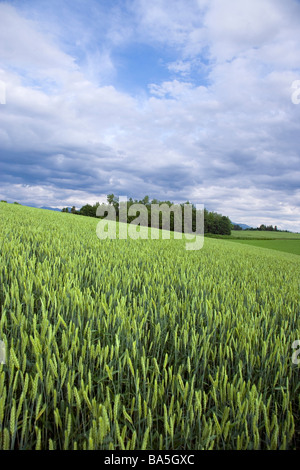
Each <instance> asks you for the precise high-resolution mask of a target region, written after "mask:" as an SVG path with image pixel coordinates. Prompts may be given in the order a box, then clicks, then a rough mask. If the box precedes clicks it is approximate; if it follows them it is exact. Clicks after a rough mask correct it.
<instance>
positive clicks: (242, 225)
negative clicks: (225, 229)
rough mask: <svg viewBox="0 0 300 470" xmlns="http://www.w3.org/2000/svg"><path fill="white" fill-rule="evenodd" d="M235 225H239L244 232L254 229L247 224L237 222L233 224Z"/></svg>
mask: <svg viewBox="0 0 300 470" xmlns="http://www.w3.org/2000/svg"><path fill="white" fill-rule="evenodd" d="M232 224H233V225H239V226H240V227H242V229H243V230H245V229H246V228H252V227H250V226H249V225H246V224H237V223H236V222H232Z"/></svg>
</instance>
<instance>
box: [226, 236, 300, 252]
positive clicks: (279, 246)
mask: <svg viewBox="0 0 300 470" xmlns="http://www.w3.org/2000/svg"><path fill="white" fill-rule="evenodd" d="M234 243H244V244H246V245H250V246H258V247H261V248H268V249H269V250H277V251H284V252H286V253H293V254H295V255H300V239H299V240H289V239H286V240H251V239H249V240H235V241H234Z"/></svg>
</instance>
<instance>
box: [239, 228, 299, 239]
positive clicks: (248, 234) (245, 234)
mask: <svg viewBox="0 0 300 470" xmlns="http://www.w3.org/2000/svg"><path fill="white" fill-rule="evenodd" d="M231 237H232V238H240V239H250V240H262V239H265V240H280V239H283V240H287V239H289V240H300V233H291V232H267V231H265V232H260V231H258V230H257V231H252V230H232V232H231Z"/></svg>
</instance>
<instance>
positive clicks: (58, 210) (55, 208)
mask: <svg viewBox="0 0 300 470" xmlns="http://www.w3.org/2000/svg"><path fill="white" fill-rule="evenodd" d="M40 209H46V210H48V211H57V212H61V209H58V208H57V207H46V206H43V207H40ZM70 209H71V208H70Z"/></svg>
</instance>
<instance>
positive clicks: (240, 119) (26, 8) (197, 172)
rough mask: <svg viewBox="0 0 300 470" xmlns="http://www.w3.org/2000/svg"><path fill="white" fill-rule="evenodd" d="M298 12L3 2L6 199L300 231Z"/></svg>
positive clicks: (214, 0)
mask: <svg viewBox="0 0 300 470" xmlns="http://www.w3.org/2000/svg"><path fill="white" fill-rule="evenodd" d="M299 24H300V2H299V1H297V0H285V1H284V2H283V1H282V0H151V1H149V0H59V1H58V0H51V1H50V2H49V0H47V1H45V0H12V1H0V199H5V200H7V201H8V202H14V201H18V202H20V203H21V204H25V205H34V206H36V207H42V206H47V207H58V208H62V207H66V206H73V205H75V206H76V208H80V207H82V206H83V205H84V204H87V203H89V204H94V203H95V202H97V201H99V202H104V201H105V200H106V195H107V194H111V193H114V194H115V195H116V196H127V197H128V198H129V197H132V198H133V199H135V198H137V199H141V198H143V197H144V196H145V195H148V196H149V197H150V199H152V198H157V199H159V200H170V201H173V202H180V203H182V202H185V201H190V202H192V203H194V204H204V206H205V207H206V208H207V209H208V210H211V211H215V212H218V213H221V214H223V215H226V216H228V217H229V218H230V219H231V220H232V221H233V222H237V223H245V224H248V225H250V226H253V227H256V226H258V225H260V224H262V223H264V224H267V225H270V224H272V225H277V226H278V228H281V229H284V230H291V231H297V232H300V220H299V214H300V99H298V98H300V59H299V57H300V28H299ZM297 81H299V82H297ZM297 90H298V91H299V93H298V91H297Z"/></svg>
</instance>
